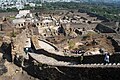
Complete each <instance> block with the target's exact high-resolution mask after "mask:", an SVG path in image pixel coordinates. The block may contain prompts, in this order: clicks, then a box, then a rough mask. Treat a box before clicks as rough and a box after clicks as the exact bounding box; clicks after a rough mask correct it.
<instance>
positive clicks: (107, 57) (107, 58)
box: [104, 52, 110, 64]
mask: <svg viewBox="0 0 120 80" xmlns="http://www.w3.org/2000/svg"><path fill="white" fill-rule="evenodd" d="M109 62H110V56H109V54H108V52H105V57H104V63H105V64H106V63H109Z"/></svg>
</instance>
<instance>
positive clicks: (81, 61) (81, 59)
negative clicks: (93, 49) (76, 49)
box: [80, 53, 84, 64]
mask: <svg viewBox="0 0 120 80" xmlns="http://www.w3.org/2000/svg"><path fill="white" fill-rule="evenodd" d="M83 56H84V54H83V53H82V55H81V58H80V63H81V64H82V63H83Z"/></svg>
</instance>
